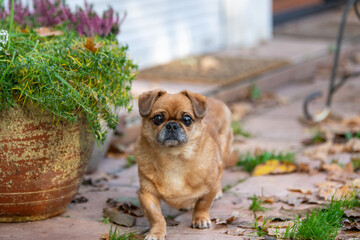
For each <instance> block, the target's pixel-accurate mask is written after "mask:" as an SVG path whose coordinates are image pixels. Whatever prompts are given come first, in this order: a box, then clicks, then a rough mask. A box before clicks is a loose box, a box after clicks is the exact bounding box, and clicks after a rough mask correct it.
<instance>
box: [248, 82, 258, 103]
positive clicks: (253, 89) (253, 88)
mask: <svg viewBox="0 0 360 240" xmlns="http://www.w3.org/2000/svg"><path fill="white" fill-rule="evenodd" d="M249 93H250V94H249V97H250V100H251V101H257V100H259V99H260V97H261V90H260V88H259V87H258V86H257V85H256V84H254V83H252V84H251V85H250V87H249Z"/></svg>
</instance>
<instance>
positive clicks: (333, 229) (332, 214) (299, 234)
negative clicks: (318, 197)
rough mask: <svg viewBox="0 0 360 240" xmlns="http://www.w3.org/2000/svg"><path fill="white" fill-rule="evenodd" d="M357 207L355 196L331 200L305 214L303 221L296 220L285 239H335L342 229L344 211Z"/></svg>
mask: <svg viewBox="0 0 360 240" xmlns="http://www.w3.org/2000/svg"><path fill="white" fill-rule="evenodd" d="M356 206H359V201H358V199H357V198H356V194H355V193H354V194H352V195H351V196H349V197H346V196H343V197H342V198H341V199H340V200H338V201H337V200H335V199H334V198H332V199H331V201H330V203H328V204H326V205H325V206H324V207H323V208H320V209H316V210H314V211H312V212H308V213H307V214H306V218H305V219H303V220H300V219H297V220H296V221H295V223H294V226H292V227H290V228H289V229H288V230H287V231H286V233H285V238H286V239H311V240H313V239H314V240H315V239H335V238H336V236H337V234H338V231H339V230H340V229H341V227H342V220H343V219H344V211H345V210H346V209H350V208H353V207H356Z"/></svg>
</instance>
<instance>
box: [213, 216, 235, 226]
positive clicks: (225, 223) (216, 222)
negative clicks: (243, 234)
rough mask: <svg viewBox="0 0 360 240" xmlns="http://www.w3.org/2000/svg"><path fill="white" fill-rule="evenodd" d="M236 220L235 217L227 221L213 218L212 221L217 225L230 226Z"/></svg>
mask: <svg viewBox="0 0 360 240" xmlns="http://www.w3.org/2000/svg"><path fill="white" fill-rule="evenodd" d="M234 219H235V216H231V217H229V218H227V219H220V218H213V219H211V220H212V221H214V222H215V224H216V225H228V224H230V223H232V222H233V221H234Z"/></svg>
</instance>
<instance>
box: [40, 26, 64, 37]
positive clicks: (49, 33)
mask: <svg viewBox="0 0 360 240" xmlns="http://www.w3.org/2000/svg"><path fill="white" fill-rule="evenodd" d="M34 31H35V32H37V33H38V35H39V36H40V37H50V36H59V35H61V34H63V32H62V31H53V30H51V29H50V28H47V27H41V28H36V29H34Z"/></svg>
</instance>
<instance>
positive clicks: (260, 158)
mask: <svg viewBox="0 0 360 240" xmlns="http://www.w3.org/2000/svg"><path fill="white" fill-rule="evenodd" d="M272 159H276V160H278V161H280V162H290V163H293V162H294V161H295V153H290V152H289V153H273V152H267V151H265V152H263V153H261V154H255V155H251V154H249V153H248V154H246V155H244V156H240V158H239V161H238V162H237V166H242V167H243V168H244V170H245V171H247V172H252V171H253V170H254V168H255V167H256V166H257V165H259V164H262V163H265V162H267V161H269V160H272Z"/></svg>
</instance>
